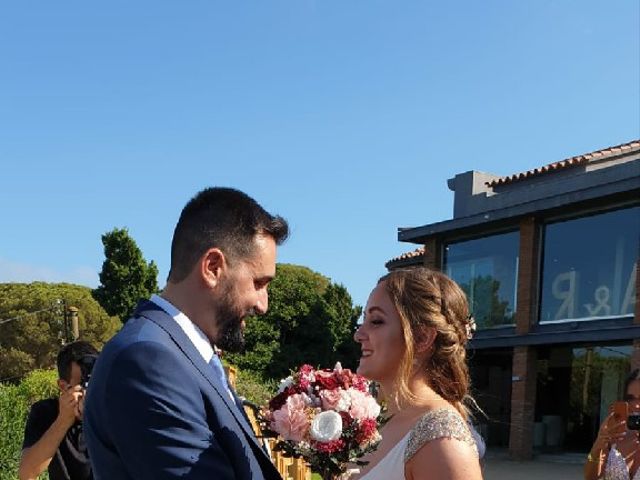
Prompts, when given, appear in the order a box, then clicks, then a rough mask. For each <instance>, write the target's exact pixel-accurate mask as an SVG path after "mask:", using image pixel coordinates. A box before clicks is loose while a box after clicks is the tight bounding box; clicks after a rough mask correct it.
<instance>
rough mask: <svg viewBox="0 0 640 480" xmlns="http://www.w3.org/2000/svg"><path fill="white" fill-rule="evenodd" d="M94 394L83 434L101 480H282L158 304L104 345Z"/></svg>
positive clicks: (209, 371) (222, 388)
mask: <svg viewBox="0 0 640 480" xmlns="http://www.w3.org/2000/svg"><path fill="white" fill-rule="evenodd" d="M88 390H89V391H88V395H87V401H86V406H85V411H84V430H85V435H86V441H87V445H88V448H89V456H90V459H91V463H92V466H93V472H94V477H95V478H96V480H121V479H122V480H124V479H131V480H164V479H175V478H185V479H197V480H200V479H202V480H205V479H206V480H214V479H215V480H218V479H220V480H222V479H246V480H249V479H265V480H275V479H278V480H280V478H281V477H280V475H279V474H278V472H277V470H276V469H275V467H274V466H273V464H272V463H271V461H270V460H269V458H268V456H267V455H266V454H265V453H264V451H263V450H262V449H261V448H260V446H259V444H258V443H257V441H256V439H255V436H254V434H253V432H252V430H251V427H250V426H249V423H248V422H247V419H246V416H244V411H242V410H241V409H240V408H238V406H237V405H236V404H234V401H233V400H231V398H230V397H229V393H228V391H227V390H226V389H225V386H224V385H223V384H222V382H221V380H220V379H219V378H217V377H216V375H215V373H214V371H213V369H212V367H211V366H210V365H209V364H207V363H206V362H205V361H204V359H203V358H202V355H200V353H199V352H198V350H197V349H196V348H195V346H194V345H193V343H192V342H191V341H190V340H189V338H188V337H187V335H186V334H185V333H184V331H183V330H182V329H181V328H180V326H179V325H178V324H177V323H176V322H175V320H174V319H173V318H172V317H170V316H169V315H168V314H167V313H165V312H164V311H163V310H162V309H161V308H160V307H158V306H157V305H156V304H154V303H153V302H150V301H147V302H144V303H142V304H140V305H139V306H138V309H137V310H136V312H135V314H134V316H133V318H131V319H130V320H129V321H128V322H127V323H126V324H125V325H124V327H123V328H122V330H120V332H118V334H116V335H115V337H113V338H112V339H111V340H110V341H109V342H108V343H107V344H106V345H105V347H104V349H103V351H102V353H101V354H100V357H99V359H98V361H97V362H96V365H95V368H94V370H93V374H92V376H91V380H90V385H89V389H88ZM235 400H236V402H239V400H238V399H237V397H236V399H235Z"/></svg>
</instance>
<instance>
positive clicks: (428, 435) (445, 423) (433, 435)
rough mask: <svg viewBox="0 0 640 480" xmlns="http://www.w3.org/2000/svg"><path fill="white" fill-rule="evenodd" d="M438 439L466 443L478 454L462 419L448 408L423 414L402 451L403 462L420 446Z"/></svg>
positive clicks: (467, 427)
mask: <svg viewBox="0 0 640 480" xmlns="http://www.w3.org/2000/svg"><path fill="white" fill-rule="evenodd" d="M438 438H453V439H455V440H460V441H462V442H465V443H467V444H468V445H469V446H471V447H473V449H474V450H475V451H476V453H477V452H478V450H477V446H476V442H475V440H474V439H473V436H472V435H471V431H470V430H469V426H468V425H467V422H465V421H464V420H463V419H462V417H461V416H460V415H459V414H458V413H456V412H454V411H453V410H450V409H448V408H440V409H437V410H432V411H431V412H427V413H425V414H424V415H423V416H422V418H421V419H420V420H419V421H418V423H417V424H416V426H415V427H413V429H412V430H411V434H410V436H409V443H407V448H405V450H404V461H405V462H407V461H408V460H409V459H410V458H411V457H413V456H414V455H415V453H416V452H417V451H418V450H420V448H422V446H423V445H424V444H425V443H427V442H430V441H431V440H436V439H438Z"/></svg>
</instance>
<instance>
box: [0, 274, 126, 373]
mask: <svg viewBox="0 0 640 480" xmlns="http://www.w3.org/2000/svg"><path fill="white" fill-rule="evenodd" d="M65 305H66V306H75V307H77V308H78V310H79V311H78V326H79V329H80V338H81V339H82V340H86V341H88V342H91V343H92V344H93V345H94V346H95V347H96V348H98V349H100V348H102V345H103V344H104V343H105V342H106V341H107V340H108V339H109V338H111V336H113V334H114V333H115V332H116V331H117V330H118V328H119V327H120V325H121V324H120V322H119V321H118V319H117V318H116V317H112V316H109V315H108V314H107V312H105V311H104V309H103V308H102V307H101V306H100V304H98V302H96V300H95V299H94V298H93V297H92V296H91V289H90V288H88V287H83V286H80V285H72V284H68V283H44V282H33V283H28V284H26V283H0V319H13V318H15V319H16V320H13V321H10V322H6V323H3V324H0V380H3V379H13V380H15V379H18V378H20V377H22V376H24V374H25V373H26V372H28V371H30V370H32V369H34V368H53V367H55V358H56V355H57V353H58V350H60V346H61V345H62V343H63V341H64V339H65V330H64V313H63V310H64V306H65Z"/></svg>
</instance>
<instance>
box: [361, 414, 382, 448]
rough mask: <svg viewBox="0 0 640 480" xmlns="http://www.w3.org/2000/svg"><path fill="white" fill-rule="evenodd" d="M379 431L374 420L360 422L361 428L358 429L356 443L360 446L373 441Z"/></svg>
mask: <svg viewBox="0 0 640 480" xmlns="http://www.w3.org/2000/svg"><path fill="white" fill-rule="evenodd" d="M377 431H378V424H377V422H376V420H375V419H373V418H365V419H364V420H362V421H361V422H360V428H358V433H356V442H358V443H359V444H363V443H366V442H368V441H369V440H371V439H372V438H373V437H375V436H376V432H377Z"/></svg>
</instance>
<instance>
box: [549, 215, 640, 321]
mask: <svg viewBox="0 0 640 480" xmlns="http://www.w3.org/2000/svg"><path fill="white" fill-rule="evenodd" d="M639 241H640V207H632V208H626V209H623V210H616V211H612V212H607V213H602V214H598V215H593V216H589V217H583V218H578V219H575V220H569V221H565V222H558V223H553V224H549V225H547V226H546V228H545V238H544V259H543V267H542V289H541V305H540V322H542V323H544V322H553V321H562V320H574V319H580V320H589V319H596V318H608V317H623V316H631V315H633V311H634V308H635V301H636V268H637V264H638V246H639Z"/></svg>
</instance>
